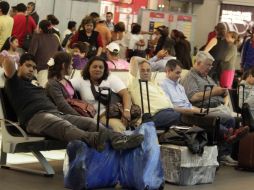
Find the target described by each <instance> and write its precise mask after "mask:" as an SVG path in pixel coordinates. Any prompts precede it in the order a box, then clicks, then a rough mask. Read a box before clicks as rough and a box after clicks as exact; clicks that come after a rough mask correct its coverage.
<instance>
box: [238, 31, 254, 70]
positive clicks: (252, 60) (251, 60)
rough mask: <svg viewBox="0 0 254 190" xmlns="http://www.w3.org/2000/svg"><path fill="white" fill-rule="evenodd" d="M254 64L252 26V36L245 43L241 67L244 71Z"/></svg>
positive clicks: (253, 32)
mask: <svg viewBox="0 0 254 190" xmlns="http://www.w3.org/2000/svg"><path fill="white" fill-rule="evenodd" d="M253 66H254V27H253V28H252V33H251V37H250V38H249V39H247V40H246V41H245V42H244V44H243V50H242V60H241V67H242V68H243V70H244V71H247V70H249V69H250V68H252V67H253Z"/></svg>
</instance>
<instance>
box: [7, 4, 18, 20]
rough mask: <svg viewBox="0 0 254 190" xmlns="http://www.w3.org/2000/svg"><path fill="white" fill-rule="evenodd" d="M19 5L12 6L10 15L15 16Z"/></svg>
mask: <svg viewBox="0 0 254 190" xmlns="http://www.w3.org/2000/svg"><path fill="white" fill-rule="evenodd" d="M17 12H18V11H17V6H12V7H11V10H10V13H9V15H10V17H12V18H13V17H14V16H15V15H16V14H17Z"/></svg>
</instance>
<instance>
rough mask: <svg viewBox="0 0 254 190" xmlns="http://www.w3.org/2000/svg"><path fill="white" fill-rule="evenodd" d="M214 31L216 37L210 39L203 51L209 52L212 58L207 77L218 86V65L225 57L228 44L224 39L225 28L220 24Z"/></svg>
mask: <svg viewBox="0 0 254 190" xmlns="http://www.w3.org/2000/svg"><path fill="white" fill-rule="evenodd" d="M219 26H220V27H217V29H216V37H214V38H212V39H211V40H210V41H209V43H208V44H207V45H206V46H205V49H204V51H205V52H209V53H210V54H211V55H212V57H213V58H214V62H213V67H212V69H211V70H210V72H209V76H210V77H211V78H212V79H213V80H214V81H215V82H216V83H217V84H218V83H219V80H220V65H221V62H222V60H223V59H224V57H225V50H226V49H227V46H228V43H227V41H226V39H225V35H226V27H225V25H224V24H220V25H219Z"/></svg>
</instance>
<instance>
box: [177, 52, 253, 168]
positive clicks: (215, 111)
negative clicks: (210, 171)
mask: <svg viewBox="0 0 254 190" xmlns="http://www.w3.org/2000/svg"><path fill="white" fill-rule="evenodd" d="M213 60H214V59H213V57H212V56H211V55H210V54H209V53H207V52H203V51H200V52H198V54H197V55H196V61H195V63H194V65H193V68H192V69H191V70H190V72H189V73H188V74H187V75H186V77H185V78H184V79H183V80H182V81H181V83H182V85H183V87H184V89H185V91H186V94H187V97H188V98H189V100H190V102H191V103H192V104H193V105H194V106H197V107H201V105H202V100H203V94H204V86H205V85H208V84H212V85H214V87H213V89H212V92H211V104H210V107H211V109H210V112H209V115H214V116H219V117H220V121H221V127H220V130H221V132H222V134H227V133H229V134H228V137H226V140H227V141H234V139H236V138H238V137H241V136H242V135H244V134H246V133H247V132H248V130H249V129H248V126H245V127H241V128H240V129H239V130H235V131H233V129H234V128H235V120H234V118H233V117H232V116H231V113H230V110H229V109H228V108H227V107H226V106H225V105H223V102H224V99H223V97H225V96H226V95H227V89H225V88H221V87H218V86H217V85H216V84H215V82H214V81H213V80H212V79H211V78H210V77H209V76H208V72H209V71H210V69H211V67H212V62H213ZM210 90H211V89H208V90H207V91H206V92H205V100H204V104H203V105H204V107H205V108H208V99H209V95H210ZM230 133H231V134H232V135H231V134H230ZM227 138H228V139H227ZM232 138H233V139H232ZM223 147H226V148H225V149H224V148H223V149H222V148H221V149H220V150H221V152H220V156H221V158H220V160H221V161H222V162H224V163H225V164H227V165H231V164H232V165H235V164H237V163H236V162H235V161H234V160H232V158H231V157H230V156H229V155H230V153H231V150H230V149H229V148H228V146H223ZM234 163H235V164H234Z"/></svg>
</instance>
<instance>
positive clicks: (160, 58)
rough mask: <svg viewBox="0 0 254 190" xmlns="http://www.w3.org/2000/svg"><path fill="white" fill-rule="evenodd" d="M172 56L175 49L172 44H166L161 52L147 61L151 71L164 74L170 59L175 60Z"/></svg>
mask: <svg viewBox="0 0 254 190" xmlns="http://www.w3.org/2000/svg"><path fill="white" fill-rule="evenodd" d="M174 55H175V49H174V46H173V44H171V43H169V44H168V43H166V44H165V45H164V46H163V48H162V50H160V51H159V52H158V53H157V54H156V55H155V56H154V57H152V58H151V59H149V60H148V62H149V63H150V65H151V70H152V71H159V72H164V71H165V66H166V64H167V62H168V61H169V60H171V59H176V57H174Z"/></svg>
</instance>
